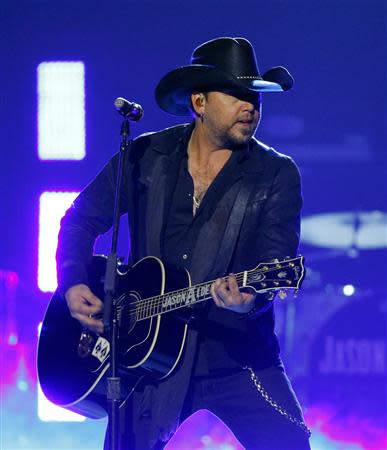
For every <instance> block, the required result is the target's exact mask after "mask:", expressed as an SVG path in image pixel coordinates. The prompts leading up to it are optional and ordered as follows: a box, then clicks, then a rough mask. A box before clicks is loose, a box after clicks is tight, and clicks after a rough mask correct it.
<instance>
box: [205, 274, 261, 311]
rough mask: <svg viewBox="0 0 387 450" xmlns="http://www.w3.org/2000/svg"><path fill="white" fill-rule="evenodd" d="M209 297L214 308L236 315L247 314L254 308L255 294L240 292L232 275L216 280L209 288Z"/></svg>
mask: <svg viewBox="0 0 387 450" xmlns="http://www.w3.org/2000/svg"><path fill="white" fill-rule="evenodd" d="M211 295H212V298H213V299H214V302H215V304H216V306H218V307H219V308H226V309H231V311H234V312H237V313H242V314H245V313H248V312H249V311H251V310H252V309H253V308H254V304H255V296H256V295H255V294H250V293H248V292H241V291H240V290H239V287H238V283H237V280H236V278H235V275H234V274H232V273H231V274H230V275H229V276H228V277H227V278H218V279H217V280H216V281H215V282H214V283H213V284H212V286H211Z"/></svg>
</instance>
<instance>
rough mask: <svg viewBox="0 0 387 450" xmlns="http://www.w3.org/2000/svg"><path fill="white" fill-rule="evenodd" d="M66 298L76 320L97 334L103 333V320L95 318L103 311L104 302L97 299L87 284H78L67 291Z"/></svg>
mask: <svg viewBox="0 0 387 450" xmlns="http://www.w3.org/2000/svg"><path fill="white" fill-rule="evenodd" d="M65 298H66V301H67V305H68V307H69V310H70V314H71V316H72V317H74V319H77V320H79V322H81V324H82V325H83V326H85V327H86V328H89V329H90V330H91V331H94V332H95V333H97V334H102V333H103V322H102V319H95V318H94V317H93V316H97V315H98V314H101V313H102V311H103V303H102V301H101V300H100V299H99V298H98V297H96V296H95V295H94V294H93V293H92V292H91V290H90V288H89V287H88V286H87V285H86V284H76V285H75V286H71V288H69V289H68V290H67V291H66V294H65Z"/></svg>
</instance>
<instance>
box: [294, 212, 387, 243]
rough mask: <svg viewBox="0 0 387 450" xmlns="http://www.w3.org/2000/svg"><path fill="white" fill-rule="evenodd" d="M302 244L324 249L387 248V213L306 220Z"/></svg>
mask: <svg viewBox="0 0 387 450" xmlns="http://www.w3.org/2000/svg"><path fill="white" fill-rule="evenodd" d="M301 241H302V242H304V243H305V244H310V245H315V246H318V247H324V248H328V247H329V248H341V249H350V248H354V249H378V248H386V247H387V213H385V212H382V211H369V212H351V211H348V212H336V213H324V214H315V215H312V216H306V217H304V218H303V219H302V223H301Z"/></svg>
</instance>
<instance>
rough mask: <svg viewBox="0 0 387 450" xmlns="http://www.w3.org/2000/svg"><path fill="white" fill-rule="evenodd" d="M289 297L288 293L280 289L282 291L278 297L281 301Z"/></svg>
mask: <svg viewBox="0 0 387 450" xmlns="http://www.w3.org/2000/svg"><path fill="white" fill-rule="evenodd" d="M287 296H288V294H287V292H286V291H284V290H283V289H280V291H279V292H278V297H279V298H280V299H281V300H284V299H285V298H286V297H287Z"/></svg>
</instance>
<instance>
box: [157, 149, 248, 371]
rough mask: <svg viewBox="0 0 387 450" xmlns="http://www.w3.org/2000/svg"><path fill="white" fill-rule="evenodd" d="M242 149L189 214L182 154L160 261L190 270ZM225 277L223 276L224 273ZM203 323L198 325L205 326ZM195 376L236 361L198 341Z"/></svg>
mask: <svg viewBox="0 0 387 450" xmlns="http://www.w3.org/2000/svg"><path fill="white" fill-rule="evenodd" d="M243 153H244V150H240V151H234V152H233V153H232V154H231V156H230V158H229V159H228V160H227V162H226V164H225V165H224V167H223V168H222V170H221V171H220V172H219V173H218V175H217V176H216V177H215V179H214V180H213V182H212V183H211V185H210V186H209V188H208V190H207V192H206V194H205V196H204V197H203V199H202V202H201V204H200V207H199V208H198V209H197V210H196V214H195V216H194V215H193V195H194V183H193V180H192V177H191V175H190V173H189V172H188V157H187V152H186V151H185V152H183V156H182V158H181V161H180V166H179V172H178V177H177V181H176V185H175V189H174V192H173V196H172V201H171V206H170V209H169V213H168V217H167V221H166V226H165V231H164V238H163V259H164V260H165V261H166V262H167V263H169V264H172V265H174V266H180V267H186V268H187V269H188V270H189V269H190V264H191V258H192V253H193V250H194V248H195V244H196V240H197V236H199V233H200V230H201V228H202V226H203V225H204V224H205V223H206V222H207V221H209V220H211V216H212V214H213V212H214V210H215V207H216V205H217V202H218V201H219V200H220V199H221V198H222V196H223V195H224V194H225V193H226V192H227V190H228V189H229V188H230V187H231V186H232V185H233V183H234V182H235V179H237V169H238V166H237V164H238V161H239V159H240V158H241V157H242V156H243ZM225 275H226V274H225ZM202 320H203V321H204V322H203V323H202V324H201V325H202V326H203V327H205V326H206V324H205V317H203V318H202ZM198 348H199V351H198V355H197V358H198V359H197V365H196V369H195V374H196V375H207V374H210V373H211V372H213V371H215V370H216V371H219V370H227V369H230V368H236V367H237V364H236V362H235V361H234V360H233V359H231V358H230V356H229V355H228V354H227V352H226V350H225V349H224V346H223V345H222V342H221V341H217V340H216V339H213V338H209V337H203V336H202V337H201V338H199V347H198Z"/></svg>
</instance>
